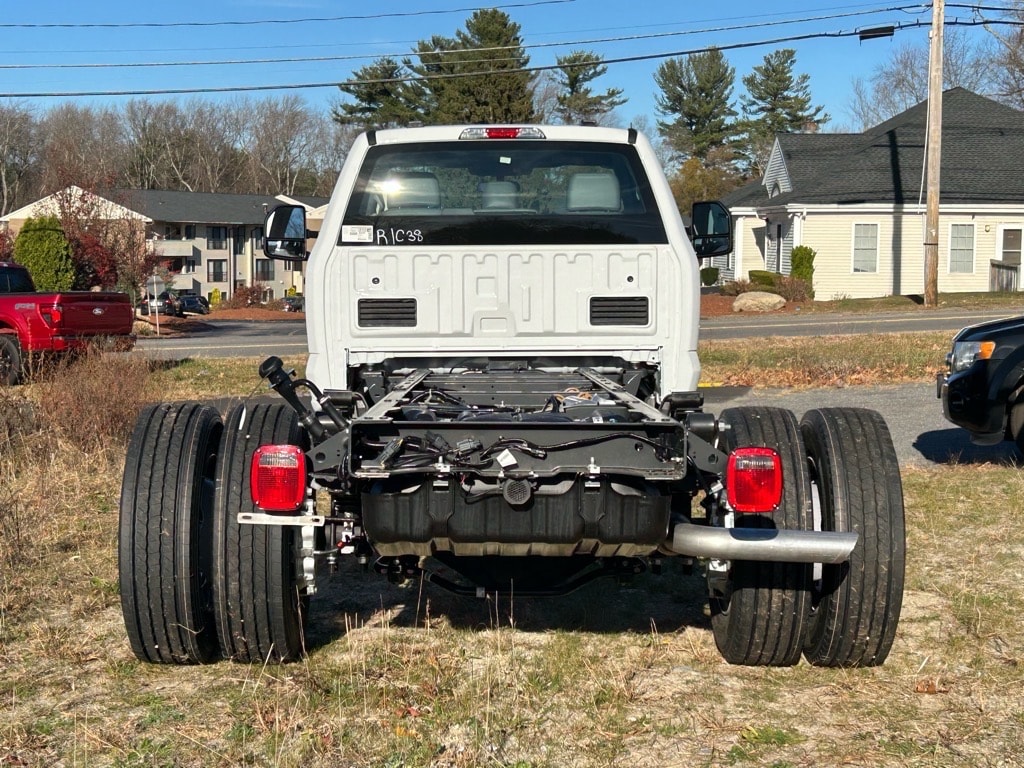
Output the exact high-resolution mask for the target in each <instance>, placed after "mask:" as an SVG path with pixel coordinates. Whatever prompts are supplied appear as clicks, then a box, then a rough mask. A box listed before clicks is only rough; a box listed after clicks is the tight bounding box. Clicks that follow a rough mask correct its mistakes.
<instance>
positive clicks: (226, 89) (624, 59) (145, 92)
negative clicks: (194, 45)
mask: <svg viewBox="0 0 1024 768" xmlns="http://www.w3.org/2000/svg"><path fill="white" fill-rule="evenodd" d="M917 26H923V25H922V24H918V23H916V22H915V23H911V24H907V25H903V26H900V27H897V29H898V30H903V29H905V28H906V29H909V28H912V27H917ZM858 34H859V33H858V32H857V31H836V32H809V33H807V34H803V35H790V36H787V37H778V38H774V39H770V40H758V41H751V42H743V43H731V44H724V45H715V46H707V47H703V48H693V49H690V50H684V51H671V52H667V53H651V54H638V55H635V56H619V57H616V58H610V59H603V60H602V61H601V63H602V64H625V63H629V62H636V61H652V60H657V59H667V58H673V57H678V56H690V55H693V54H696V53H707V52H708V51H711V50H715V49H717V50H720V51H727V50H738V49H742V48H755V47H759V46H765V45H778V44H779V43H789V42H798V41H802V40H814V39H822V38H840V37H853V36H856V35H858ZM558 68H559V67H558V65H557V64H552V65H542V66H534V67H522V68H517V69H513V70H498V71H473V72H454V73H445V74H437V75H422V76H421V75H410V76H409V77H397V78H384V79H367V80H341V81H338V80H335V81H332V82H327V83H322V82H321V83H291V84H279V85H249V86H211V87H199V88H160V89H138V90H121V91H63V92H61V91H53V92H37V93H0V98H12V99H34V98H75V97H86V96H180V95H184V94H193V93H246V92H249V93H251V92H257V91H289V90H301V89H314V88H338V87H340V86H356V85H376V84H381V85H383V84H398V83H411V82H427V81H430V80H440V79H455V78H466V77H477V76H480V75H502V74H518V73H522V72H528V73H536V72H548V71H551V70H554V69H558Z"/></svg>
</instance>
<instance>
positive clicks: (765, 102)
mask: <svg viewBox="0 0 1024 768" xmlns="http://www.w3.org/2000/svg"><path fill="white" fill-rule="evenodd" d="M795 65H796V51H794V50H793V49H792V48H782V49H780V50H778V51H773V52H772V53H769V54H768V55H767V56H765V57H764V63H762V64H761V65H760V66H757V67H754V71H753V72H751V73H750V74H749V75H747V76H746V77H744V78H743V85H744V87H746V89H747V95H745V96H742V97H741V98H740V103H741V104H742V106H743V114H744V120H743V128H744V131H745V133H746V140H745V142H744V144H745V149H744V153H745V154H746V155H747V158H748V162H749V165H750V167H751V170H753V171H755V172H757V173H761V172H763V170H764V165H765V162H766V161H767V157H768V153H769V152H770V151H771V147H772V143H773V142H774V140H775V134H777V133H813V132H815V131H818V130H819V129H820V128H821V126H823V125H824V124H825V123H827V122H828V121H829V119H830V118H829V116H828V114H826V113H825V112H824V107H821V106H817V107H812V106H811V87H810V77H809V76H808V75H807V74H802V75H799V76H794V74H793V68H794V66H795Z"/></svg>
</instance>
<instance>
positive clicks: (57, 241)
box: [14, 216, 75, 291]
mask: <svg viewBox="0 0 1024 768" xmlns="http://www.w3.org/2000/svg"><path fill="white" fill-rule="evenodd" d="M14 258H15V260H16V261H17V262H18V263H19V264H23V265H25V267H26V268H27V269H28V271H29V274H31V275H32V280H33V281H34V282H35V284H36V288H37V289H38V290H40V291H70V290H71V287H72V286H73V285H74V284H75V264H74V262H73V261H72V259H71V247H70V246H69V245H68V241H67V238H66V237H64V230H63V229H61V226H60V220H59V219H57V217H56V216H42V217H40V218H33V219H29V220H28V221H26V222H25V226H23V227H22V228H21V231H20V232H18V237H17V238H16V239H15V241H14Z"/></svg>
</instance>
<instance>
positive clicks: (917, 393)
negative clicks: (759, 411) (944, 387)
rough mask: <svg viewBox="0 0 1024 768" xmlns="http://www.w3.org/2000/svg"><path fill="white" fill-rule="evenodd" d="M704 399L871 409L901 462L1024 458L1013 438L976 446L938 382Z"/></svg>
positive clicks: (716, 403)
mask: <svg viewBox="0 0 1024 768" xmlns="http://www.w3.org/2000/svg"><path fill="white" fill-rule="evenodd" d="M704 398H705V404H704V409H705V410H706V411H708V412H709V413H714V414H716V415H717V414H719V413H721V411H722V410H723V409H724V408H731V407H734V406H737V405H771V406H778V407H782V408H789V409H790V410H792V411H793V412H795V413H796V414H797V416H798V417H799V416H802V415H803V414H804V413H805V412H806V411H808V410H810V409H812V408H823V407H827V406H861V407H864V408H872V409H874V410H876V411H878V412H879V413H881V414H882V416H883V417H884V418H885V420H886V422H887V423H888V425H889V431H890V432H891V433H892V439H893V443H894V444H895V446H896V455H897V457H898V458H899V462H900V466H901V467H911V466H930V465H934V464H949V463H954V464H983V463H989V462H992V463H1001V464H1008V463H1017V462H1019V461H1020V453H1018V451H1017V449H1016V448H1015V447H1014V445H1013V443H1011V442H1002V443H1000V444H999V445H994V446H978V445H973V444H972V443H971V441H970V440H969V439H968V437H967V432H965V431H964V430H963V429H960V428H959V427H956V426H955V425H953V424H951V423H950V422H948V421H946V420H945V418H944V417H943V415H942V402H941V401H940V400H938V399H937V398H936V397H935V384H934V383H927V384H900V385H893V386H873V387H848V388H844V389H807V390H788V389H750V388H747V387H717V388H711V389H706V390H704Z"/></svg>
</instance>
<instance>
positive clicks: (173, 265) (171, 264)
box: [164, 259, 185, 275]
mask: <svg viewBox="0 0 1024 768" xmlns="http://www.w3.org/2000/svg"><path fill="white" fill-rule="evenodd" d="M164 266H165V267H166V268H167V271H168V272H170V273H171V274H172V275H177V274H180V273H181V270H183V269H184V268H185V260H184V259H168V260H167V261H166V262H164Z"/></svg>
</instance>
